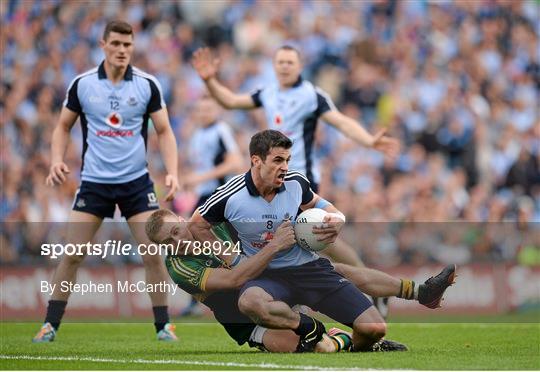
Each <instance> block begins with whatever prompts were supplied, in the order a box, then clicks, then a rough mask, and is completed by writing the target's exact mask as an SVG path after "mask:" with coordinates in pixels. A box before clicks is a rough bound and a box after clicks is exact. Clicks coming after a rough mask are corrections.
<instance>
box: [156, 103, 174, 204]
mask: <svg viewBox="0 0 540 372" xmlns="http://www.w3.org/2000/svg"><path fill="white" fill-rule="evenodd" d="M150 118H151V119H152V122H153V123H154V128H155V129H156V133H157V136H158V142H159V150H160V152H161V156H162V157H163V162H164V164H165V169H166V170H167V176H166V177H165V186H167V187H168V188H169V192H168V193H167V195H166V196H165V201H171V200H172V199H173V198H174V194H175V193H176V192H177V191H178V188H179V185H178V149H177V147H176V139H175V138H174V133H173V131H172V128H171V125H170V123H169V115H168V113H167V109H166V108H162V109H161V110H158V111H156V112H153V113H151V114H150Z"/></svg>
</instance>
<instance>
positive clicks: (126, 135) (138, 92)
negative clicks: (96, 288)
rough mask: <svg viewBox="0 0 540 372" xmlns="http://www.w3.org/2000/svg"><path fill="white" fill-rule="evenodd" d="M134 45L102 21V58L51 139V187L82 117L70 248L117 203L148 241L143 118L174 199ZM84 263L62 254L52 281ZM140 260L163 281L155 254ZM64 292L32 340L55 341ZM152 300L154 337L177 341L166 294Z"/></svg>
mask: <svg viewBox="0 0 540 372" xmlns="http://www.w3.org/2000/svg"><path fill="white" fill-rule="evenodd" d="M133 40H134V35H133V29H132V27H131V25H129V24H128V23H125V22H120V21H112V22H110V23H108V24H107V26H106V27H105V31H104V33H103V39H102V40H101V41H100V44H101V48H102V49H103V52H104V54H105V60H104V61H103V62H102V63H101V64H100V65H99V66H98V67H95V68H93V69H92V70H89V71H87V72H85V73H83V74H81V75H79V76H77V77H76V78H75V79H74V80H73V81H72V82H71V84H70V85H69V88H68V92H67V95H66V100H65V101H64V107H63V108H62V111H61V113H60V118H59V120H58V125H57V126H56V128H55V130H54V132H53V134H52V142H51V167H50V171H49V175H48V176H47V179H46V183H47V185H49V186H54V185H58V184H61V183H63V182H64V181H65V180H66V176H67V175H68V174H69V173H70V169H69V168H68V166H67V165H66V164H65V163H64V154H65V152H66V148H67V145H68V142H69V135H70V131H71V128H72V127H73V125H74V124H75V122H76V120H77V118H80V121H81V126H82V132H83V141H84V142H83V153H82V169H81V179H82V182H81V185H80V188H79V190H78V191H77V194H76V195H75V200H74V202H73V210H72V211H71V214H70V216H69V222H70V223H72V224H70V226H69V227H70V228H69V230H68V233H67V237H66V239H67V241H68V242H69V243H86V242H88V241H90V240H91V239H92V238H93V237H94V234H95V233H96V231H97V230H98V228H99V227H100V225H101V223H102V221H103V219H104V218H106V217H113V215H114V211H115V207H116V206H117V205H118V207H119V208H120V211H121V212H122V216H123V217H125V218H126V220H127V222H128V224H129V227H130V229H131V232H132V234H133V236H134V237H135V239H136V240H137V241H138V243H145V244H146V243H149V241H148V239H147V237H146V234H145V231H144V223H145V222H146V220H147V218H148V216H149V215H150V214H151V213H152V211H153V210H155V209H158V208H159V203H158V200H157V197H156V194H155V192H154V185H153V182H152V180H151V179H150V177H149V174H148V169H147V167H146V139H147V135H148V120H149V119H152V122H153V125H154V128H155V130H156V133H157V136H158V141H159V147H160V151H161V154H162V156H163V160H164V164H165V168H166V171H167V176H166V179H165V184H166V186H167V187H168V188H169V192H168V194H167V195H166V197H165V199H166V200H167V201H169V200H172V198H173V197H174V194H175V192H176V191H177V189H178V174H177V173H178V170H177V168H178V166H177V161H178V160H177V159H178V156H177V147H176V141H175V138H174V134H173V131H172V129H171V127H170V123H169V117H168V114H167V109H166V106H165V102H164V100H163V95H162V92H161V87H160V85H159V83H158V81H157V80H156V78H155V77H153V76H152V75H149V74H147V73H145V72H143V71H141V70H139V69H137V68H135V67H132V66H131V65H130V61H131V56H132V54H133V49H134V46H133ZM75 225H76V228H75V227H74V226H75ZM83 258H84V257H83V256H66V255H64V256H63V257H62V258H61V261H60V263H59V265H58V267H57V269H56V271H55V273H54V276H53V278H52V281H51V282H52V283H51V284H59V283H60V282H62V281H71V282H75V280H76V274H77V270H78V268H79V266H80V264H81V262H82V260H83ZM142 259H143V262H144V267H145V270H146V282H147V283H159V282H163V281H167V280H168V277H167V272H166V269H165V266H164V264H163V262H162V260H161V257H160V256H159V255H153V256H152V255H145V256H143V257H142ZM59 287H60V285H57V286H56V288H57V289H58V288H59ZM69 295H70V293H64V292H61V291H60V290H56V291H54V292H53V294H52V297H51V300H50V301H49V304H48V307H47V315H46V317H45V322H44V324H43V326H42V328H41V330H40V331H39V332H38V334H37V335H36V336H35V337H34V339H33V341H34V342H50V341H53V340H54V338H55V336H56V332H57V331H58V328H59V326H60V322H61V320H62V316H63V314H64V310H65V307H66V305H67V301H68V298H69ZM150 299H151V301H152V309H153V312H154V319H155V323H154V324H155V327H156V332H157V338H158V340H163V341H175V340H177V337H176V335H175V333H174V326H173V325H172V324H170V323H169V315H168V310H167V293H166V292H163V293H159V292H156V293H151V294H150Z"/></svg>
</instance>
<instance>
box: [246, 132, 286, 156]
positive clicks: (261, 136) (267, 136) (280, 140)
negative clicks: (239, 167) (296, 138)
mask: <svg viewBox="0 0 540 372" xmlns="http://www.w3.org/2000/svg"><path fill="white" fill-rule="evenodd" d="M292 145H293V143H292V141H291V140H290V138H289V137H287V136H286V135H284V134H283V133H281V132H280V131H277V130H272V129H268V130H263V131H262V132H259V133H257V134H255V135H254V136H253V137H251V141H250V142H249V156H253V155H257V156H259V157H260V158H261V159H262V160H263V161H264V160H265V159H266V155H268V153H269V152H270V150H271V149H272V148H273V147H281V148H284V149H290V148H291V147H292Z"/></svg>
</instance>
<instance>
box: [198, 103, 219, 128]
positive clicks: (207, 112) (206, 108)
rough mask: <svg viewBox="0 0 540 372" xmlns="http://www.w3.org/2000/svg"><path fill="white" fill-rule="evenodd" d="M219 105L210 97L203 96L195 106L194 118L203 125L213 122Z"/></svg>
mask: <svg viewBox="0 0 540 372" xmlns="http://www.w3.org/2000/svg"><path fill="white" fill-rule="evenodd" d="M218 113H219V107H218V105H217V103H216V102H215V101H214V100H212V99H210V98H203V99H201V100H200V101H199V102H197V105H196V106H195V120H196V121H197V123H198V124H199V125H201V126H203V127H207V126H209V125H210V124H212V123H215V122H216V120H217V117H218Z"/></svg>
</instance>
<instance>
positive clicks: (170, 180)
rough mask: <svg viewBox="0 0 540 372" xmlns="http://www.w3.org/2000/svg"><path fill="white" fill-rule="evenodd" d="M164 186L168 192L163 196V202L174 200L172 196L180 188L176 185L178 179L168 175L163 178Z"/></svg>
mask: <svg viewBox="0 0 540 372" xmlns="http://www.w3.org/2000/svg"><path fill="white" fill-rule="evenodd" d="M165 186H167V187H168V188H169V192H168V193H167V195H166V196H165V201H171V200H173V199H174V194H176V192H177V191H178V189H179V188H180V185H179V184H178V177H175V176H173V175H172V174H168V175H167V176H166V177H165Z"/></svg>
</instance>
